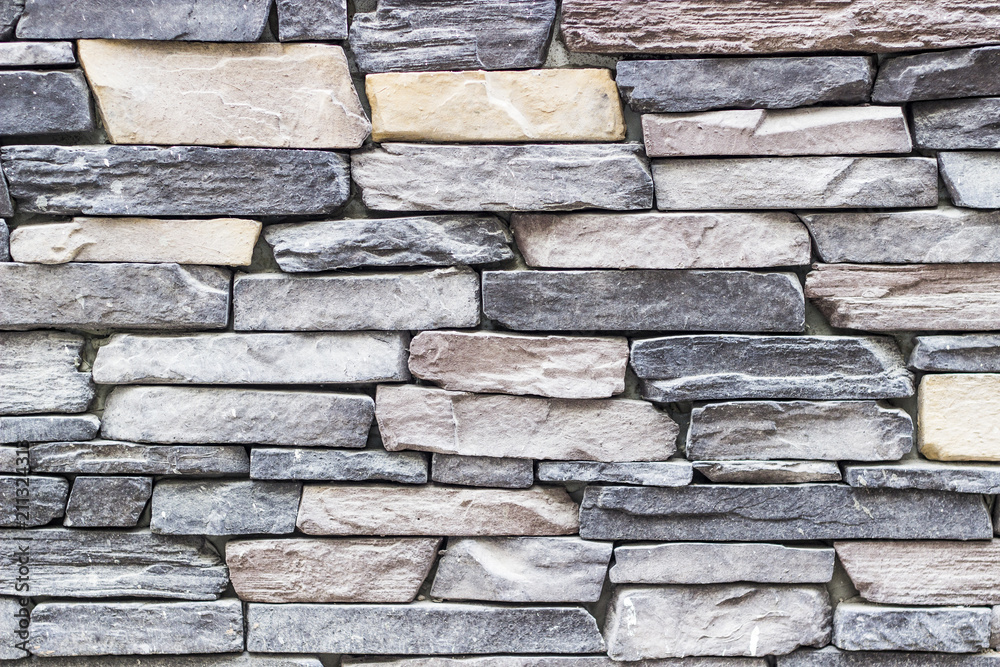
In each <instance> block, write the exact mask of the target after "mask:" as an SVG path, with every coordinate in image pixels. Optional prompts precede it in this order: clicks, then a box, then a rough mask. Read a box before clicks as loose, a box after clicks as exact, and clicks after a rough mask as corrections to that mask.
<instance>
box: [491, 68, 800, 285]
mask: <svg viewBox="0 0 1000 667" xmlns="http://www.w3.org/2000/svg"><path fill="white" fill-rule="evenodd" d="M625 62H627V61H625ZM664 62H667V61H664ZM670 62H673V61H670ZM678 62H679V61H678ZM510 225H511V230H512V231H513V232H514V238H516V239H517V247H518V249H520V251H521V254H522V255H524V261H525V262H526V263H527V264H528V266H532V267H545V268H557V269H744V268H746V269H753V268H763V267H771V266H795V265H803V264H809V259H810V252H811V250H812V248H811V244H810V241H809V232H808V231H807V230H806V229H805V228H804V227H803V226H802V224H801V223H800V222H799V220H798V218H796V217H795V216H794V215H792V214H791V213H787V212H785V211H780V212H778V211H776V212H758V213H753V212H744V213H730V212H721V213H714V212H713V213H688V212H683V213H660V212H656V211H650V212H645V213H563V214H553V213H515V214H514V215H513V216H511V221H510Z"/></svg>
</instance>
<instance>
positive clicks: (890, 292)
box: [806, 264, 1000, 331]
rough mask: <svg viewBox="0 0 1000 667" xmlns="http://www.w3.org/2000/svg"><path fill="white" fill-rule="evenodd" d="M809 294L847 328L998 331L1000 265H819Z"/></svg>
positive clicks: (809, 281)
mask: <svg viewBox="0 0 1000 667" xmlns="http://www.w3.org/2000/svg"><path fill="white" fill-rule="evenodd" d="M806 297H807V298H808V299H809V300H810V301H811V302H812V303H813V304H814V305H815V306H816V307H817V308H819V310H820V311H821V312H822V313H823V314H824V315H825V316H826V318H827V320H829V322H830V324H831V325H833V326H835V327H840V328H843V329H862V330H865V331H900V330H903V329H907V330H911V331H913V330H915V331H934V330H938V329H945V330H948V329H950V330H957V331H977V330H979V331H982V330H989V329H998V328H1000V312H998V311H997V307H996V306H997V302H998V300H1000V264H910V265H906V266H892V265H883V266H878V265H863V264H816V265H814V266H813V270H812V272H810V273H809V275H808V276H806Z"/></svg>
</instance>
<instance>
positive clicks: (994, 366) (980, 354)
mask: <svg viewBox="0 0 1000 667" xmlns="http://www.w3.org/2000/svg"><path fill="white" fill-rule="evenodd" d="M914 341H915V343H916V344H915V345H914V346H913V351H912V352H911V353H910V367H911V368H916V369H919V370H922V371H939V372H952V373H996V372H1000V335H997V334H968V335H965V336H917V337H916V338H915V339H914Z"/></svg>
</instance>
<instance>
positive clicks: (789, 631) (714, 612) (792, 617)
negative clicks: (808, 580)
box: [604, 584, 831, 660]
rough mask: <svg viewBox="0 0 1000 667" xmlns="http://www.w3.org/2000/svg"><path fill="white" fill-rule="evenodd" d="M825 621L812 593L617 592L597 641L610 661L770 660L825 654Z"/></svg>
mask: <svg viewBox="0 0 1000 667" xmlns="http://www.w3.org/2000/svg"><path fill="white" fill-rule="evenodd" d="M830 614H831V611H830V598H829V595H828V594H827V592H826V589H825V588H823V587H820V586H752V585H747V584H729V585H715V586H698V587H688V586H662V587H656V588H653V587H648V586H624V587H621V588H617V589H616V590H615V593H614V595H613V597H612V598H611V603H610V607H609V609H608V618H607V620H606V621H605V623H604V636H605V637H606V638H607V642H608V655H609V656H611V658H612V659H613V660H643V659H647V658H683V657H684V656H689V655H718V654H720V653H723V654H726V655H743V656H751V657H752V656H757V655H768V654H772V655H773V654H782V653H788V652H790V651H793V650H795V649H796V648H798V647H799V646H825V645H826V644H827V643H828V642H829V641H830Z"/></svg>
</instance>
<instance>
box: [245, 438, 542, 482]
mask: <svg viewBox="0 0 1000 667" xmlns="http://www.w3.org/2000/svg"><path fill="white" fill-rule="evenodd" d="M250 479H300V480H323V481H338V482H369V481H376V480H378V481H384V482H399V483H401V484H426V483H427V457H426V456H425V455H424V454H420V453H417V452H386V451H382V450H381V449H364V450H354V451H340V450H336V449H287V448H280V449H271V448H264V447H255V448H254V449H252V450H251V451H250ZM528 486H531V482H530V481H529V483H528Z"/></svg>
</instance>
